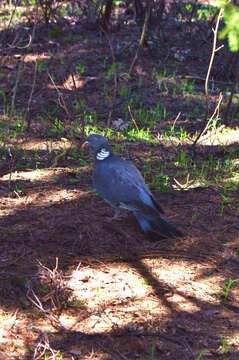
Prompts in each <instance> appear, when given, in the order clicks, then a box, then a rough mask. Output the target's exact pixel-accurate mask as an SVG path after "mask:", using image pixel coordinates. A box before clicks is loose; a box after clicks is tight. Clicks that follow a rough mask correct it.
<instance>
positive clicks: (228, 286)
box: [222, 279, 238, 300]
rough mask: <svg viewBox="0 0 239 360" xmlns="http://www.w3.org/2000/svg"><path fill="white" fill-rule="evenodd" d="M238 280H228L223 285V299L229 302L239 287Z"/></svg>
mask: <svg viewBox="0 0 239 360" xmlns="http://www.w3.org/2000/svg"><path fill="white" fill-rule="evenodd" d="M237 284H238V279H226V280H225V281H224V283H223V289H222V299H223V300H228V298H229V296H230V294H231V292H232V290H233V289H234V288H235V287H236V286H237Z"/></svg>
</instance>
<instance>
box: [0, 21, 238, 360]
mask: <svg viewBox="0 0 239 360" xmlns="http://www.w3.org/2000/svg"><path fill="white" fill-rule="evenodd" d="M41 26H42V27H41ZM197 26H199V27H197ZM202 26H203V25H201V24H199V25H195V24H190V25H188V27H186V30H185V28H183V29H182V28H178V25H177V23H172V22H167V23H166V24H165V34H166V35H165V36H166V40H165V39H164V40H163V42H162V46H161V47H159V50H158V52H157V51H155V52H154V51H152V49H144V50H143V55H142V56H141V57H140V59H139V63H138V64H137V66H136V68H135V74H134V76H133V77H132V79H130V80H129V79H125V77H124V73H125V71H126V70H127V69H128V68H129V64H130V62H131V60H132V56H133V54H134V52H135V49H136V45H135V44H137V39H138V37H139V32H137V29H136V28H133V30H132V32H131V33H129V31H128V30H127V29H126V30H125V28H122V29H120V30H119V32H117V36H120V41H119V46H121V44H122V43H123V45H125V44H127V43H128V42H131V41H134V47H132V48H131V49H129V50H126V52H124V53H123V55H119V62H121V66H122V68H121V69H120V76H119V84H120V85H125V86H127V87H129V88H130V89H131V90H132V91H135V92H136V93H137V95H140V96H141V97H140V104H141V106H142V107H144V106H153V105H155V103H157V101H158V99H160V102H161V103H162V104H163V105H164V106H167V109H168V113H167V116H166V118H165V119H164V120H165V121H164V122H163V123H162V122H160V123H159V124H157V126H156V128H154V130H153V132H154V133H157V132H159V133H160V132H161V131H162V130H163V129H164V127H166V126H168V125H169V124H171V123H172V122H173V121H174V119H175V116H176V115H177V114H178V113H179V112H180V113H181V117H180V119H179V120H178V125H180V126H182V127H183V128H184V129H186V130H187V131H188V132H189V133H190V134H192V133H193V132H194V131H195V129H200V128H201V127H202V120H203V115H202V111H203V110H202V109H203V106H204V105H205V103H204V99H203V95H202V94H203V86H204V82H203V79H204V78H205V74H206V69H207V65H208V56H209V54H210V48H211V42H210V39H209V38H207V37H206V34H207V32H206V31H205V32H202V34H203V35H202V37H201V38H200V39H199V38H198V36H199V35H198V32H199V29H201V28H202ZM170 27H171V30H170V32H169V28H170ZM189 28H190V31H189V30H188V29H189ZM26 31H27V30H26ZM61 31H62V33H61V34H63V35H64V36H61V37H60V38H57V39H54V38H53V39H52V40H51V41H49V38H48V35H49V29H48V30H47V29H46V28H45V27H44V26H43V25H40V26H39V28H37V31H36V38H35V42H34V44H33V46H32V47H31V48H30V49H25V50H24V49H20V48H18V49H16V48H14V49H9V48H6V49H5V50H4V51H6V52H5V53H4V52H3V53H2V54H1V65H2V73H1V79H2V88H3V89H4V90H5V91H6V93H11V89H12V88H13V86H14V84H15V79H16V77H17V76H18V75H17V74H20V75H19V76H20V79H21V81H20V82H19V85H18V88H17V95H16V104H15V106H16V109H17V111H19V112H20V113H24V114H26V116H27V119H28V124H29V125H30V130H29V131H28V133H27V132H26V133H24V134H21V135H20V136H18V137H17V138H16V139H12V140H11V141H9V143H8V144H7V145H10V146H11V147H12V148H13V150H14V159H13V160H12V162H11V161H10V160H9V159H7V157H4V156H3V154H5V153H4V151H5V148H4V147H3V148H1V169H0V176H1V177H0V203H1V213H0V242H1V251H0V276H1V282H0V360H30V359H35V360H37V359H43V360H47V359H56V360H61V359H64V360H68V359H69V360H73V359H74V360H77V359H80V360H84V359H85V360H86V359H87V360H88V359H94V360H97V359H104V360H106V359H112V360H126V359H127V360H131V359H132V360H133V359H140V360H154V359H160V360H161V359H162V360H164V359H165V360H167V359H169V360H174V359H175V360H187V359H190V360H191V359H195V360H200V359H203V360H207V359H208V360H211V359H228V360H233V359H235V360H237V359H239V306H238V298H239V282H238V281H239V280H238V279H239V273H238V265H239V246H238V240H239V238H238V230H239V222H238V205H239V193H238V190H236V191H233V192H232V194H231V202H230V204H231V205H230V206H225V209H223V210H224V211H223V213H222V212H221V201H222V197H221V192H220V189H219V188H217V187H216V186H209V185H208V186H203V185H200V184H199V185H198V186H195V187H191V188H189V189H187V191H184V190H183V189H181V191H176V190H175V189H173V187H171V189H170V191H168V192H161V191H160V189H154V194H155V197H156V199H157V200H158V202H159V204H161V205H162V207H163V208H164V209H165V212H166V214H167V215H168V216H169V218H170V219H171V220H172V222H173V223H175V224H176V225H177V226H178V227H179V228H180V229H181V230H182V231H183V232H184V234H185V236H184V237H183V238H181V239H166V240H160V241H158V242H152V241H149V239H147V238H145V236H144V234H142V232H141V231H140V229H139V228H138V225H137V223H136V221H135V219H134V218H133V217H132V216H131V215H130V214H126V217H125V218H124V219H121V220H112V219H111V217H112V215H113V212H112V209H111V208H110V207H109V206H108V205H107V204H106V203H105V202H104V201H103V200H101V199H100V198H99V197H98V196H97V195H96V194H95V193H94V191H93V190H92V185H91V171H92V164H91V161H90V157H89V156H88V154H84V153H83V152H81V151H79V154H78V156H77V158H76V157H75V156H72V152H71V151H72V147H73V146H75V142H74V140H72V137H71V136H70V135H69V133H68V132H67V131H68V129H70V128H71V126H72V122H74V121H77V116H78V115H79V114H76V113H75V112H74V106H73V104H74V101H76V100H77V99H79V98H80V99H81V98H82V99H84V100H85V102H86V103H87V111H92V109H94V110H95V111H96V112H97V114H98V115H99V118H98V119H97V121H98V123H97V125H102V123H103V122H104V124H105V119H106V118H107V116H108V113H109V108H110V104H109V103H107V100H106V98H107V94H108V93H110V92H111V91H112V89H113V87H114V82H113V80H112V79H110V80H109V78H107V76H106V75H107V68H108V67H109V66H110V64H111V55H110V51H109V44H108V42H107V41H106V40H105V39H104V38H102V34H99V32H97V31H91V30H89V29H87V28H86V27H85V26H84V25H82V24H74V26H73V25H72V24H71V23H70V24H69V23H64V24H63V25H62V30H61ZM169 33H170V36H169V35H167V34H169ZM69 34H71V38H70V37H69ZM119 34H120V35H119ZM182 34H183V35H184V37H182ZM15 35H16V34H15V33H14V32H13V31H7V32H5V31H3V30H2V36H3V39H4V41H5V45H6V44H7V43H10V42H12V40H13V39H14V36H15ZM67 36H68V37H67ZM167 36H168V38H167ZM115 37H116V36H115ZM24 39H25V38H24V37H23V40H24ZM195 39H196V41H195ZM115 41H116V43H117V41H118V40H117V39H115ZM124 42H125V44H124ZM185 44H186V47H187V49H190V52H188V53H184V52H183V49H184V48H185ZM202 44H203V45H202ZM199 45H200V46H199ZM6 46H7V45H6ZM116 48H117V46H116ZM120 50H122V49H120ZM175 53H178V54H179V55H180V56H181V59H182V60H177V59H176V58H175V57H174V54H175ZM185 54H189V55H185ZM19 59H20V61H21V62H22V64H23V65H21V66H22V68H21V69H22V70H21V71H20V72H19ZM78 59H80V63H81V64H84V65H85V66H86V69H87V70H86V72H85V74H84V75H81V76H79V74H78V75H77V74H75V75H74V78H72V76H71V74H72V73H74V71H75V66H76V63H77V61H78ZM35 60H37V61H39V60H40V61H42V64H43V65H41V67H39V69H41V70H39V69H38V70H39V73H37V75H36V79H35V80H36V81H35V84H34V88H33V83H34V81H33V79H34V71H35V66H36V65H35ZM220 61H221V60H220V58H217V59H216V64H218V66H215V70H214V71H215V72H214V74H213V76H214V78H215V79H216V84H217V85H216V86H218V87H217V90H218V89H219V88H220V87H221V86H222V87H224V88H225V87H227V85H228V82H229V80H230V79H226V78H225V75H223V66H221V65H220ZM165 64H166V70H167V71H171V70H172V71H174V69H175V68H177V74H179V76H178V77H177V80H176V82H178V81H179V79H181V78H185V77H187V76H188V75H190V76H192V77H193V79H194V80H195V83H196V88H197V90H198V92H199V96H193V95H192V96H191V97H190V99H189V100H188V98H186V97H185V96H184V95H183V94H179V93H177V94H176V95H172V92H171V88H170V86H171V85H172V84H171V83H170V81H169V82H167V86H168V89H167V91H164V92H162V93H161V92H160V89H159V86H158V84H156V82H155V78H153V76H152V73H153V72H154V69H155V68H156V67H157V66H158V67H159V68H160V69H161V70H162V68H163V65H165ZM175 64H176V65H175ZM185 65H186V66H185ZM49 74H50V75H51V76H53V75H54V76H53V77H52V79H53V80H54V81H52V80H51V79H50V78H49ZM77 76H78V77H77ZM164 76H165V77H166V73H165V74H164ZM217 81H218V82H217ZM165 84H166V82H165ZM106 88H107V89H106ZM32 89H33V94H32V99H31V103H30V108H28V106H27V104H28V103H29V96H30V94H31V91H32ZM200 92H201V93H200ZM62 98H64V100H65V104H63V105H62V102H61V103H60V104H61V105H59V101H61V100H62ZM214 103H215V96H214V95H212V97H211V106H212V105H213V104H214ZM65 105H66V106H65ZM1 106H2V107H3V106H4V105H3V104H2V105H1ZM124 106H125V103H124V101H123V103H122V101H121V100H119V101H118V100H117V99H116V102H115V104H114V112H113V117H112V119H118V118H119V117H121V116H122V113H123V108H124ZM195 108H196V109H197V113H196V114H194V115H195V118H194V120H192V119H189V117H188V114H189V112H190V111H192V110H193V109H195ZM2 110H3V109H2ZM80 115H81V116H83V115H82V114H80ZM50 116H52V117H54V116H57V117H58V116H59V117H60V118H61V119H63V121H64V130H63V131H62V132H61V131H60V130H59V129H58V134H55V133H54V134H53V133H50V132H49V131H50V130H52V123H51V121H50V120H49V119H48V117H50ZM44 119H47V120H44ZM10 121H12V122H14V121H15V118H14V117H12V118H11V120H10ZM230 126H231V128H234V132H233V134H234V135H232V133H230V135H226V140H225V138H224V139H223V140H222V139H218V138H217V135H215V136H214V137H213V139H212V138H210V142H207V141H206V140H205V142H204V143H202V144H201V146H200V148H199V158H200V160H203V159H204V158H205V157H207V155H208V153H213V154H215V156H216V157H218V158H221V157H223V156H224V155H225V151H228V148H231V149H232V150H237V148H238V129H237V128H236V126H237V120H236V118H235V119H234V118H233V117H232V121H231V123H230ZM49 129H50V130H49ZM55 130H56V129H55ZM68 135H69V136H68ZM66 138H67V139H66ZM69 139H70V140H69ZM116 143H117V141H116ZM122 143H123V147H122V151H120V152H121V153H122V155H123V156H125V157H126V158H129V157H130V158H131V159H132V160H134V161H135V163H136V164H137V165H138V167H139V168H140V170H142V172H143V171H144V164H145V161H146V159H149V158H154V159H156V160H155V165H157V164H160V163H161V162H165V163H167V162H170V160H171V154H172V152H175V151H176V152H177V151H180V149H182V148H183V149H186V150H187V142H185V143H183V142H181V143H177V144H176V145H174V144H172V141H171V140H169V141H168V142H167V141H165V142H162V143H160V144H156V145H155V144H154V145H153V144H150V143H148V142H142V141H136V142H131V141H124V142H122V141H120V142H119V143H118V145H119V146H122ZM5 145H6V144H5ZM77 146H79V144H78V143H77ZM119 148H120V147H119ZM120 149H121V148H120ZM225 149H226V150H225ZM58 155H60V156H58ZM174 171H176V169H175V167H173V168H172V169H171V172H173V173H174ZM228 284H229V285H228ZM228 289H229V290H228ZM227 290H228V291H227Z"/></svg>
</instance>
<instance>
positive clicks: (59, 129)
mask: <svg viewBox="0 0 239 360" xmlns="http://www.w3.org/2000/svg"><path fill="white" fill-rule="evenodd" d="M49 132H50V135H54V136H62V135H63V134H64V132H65V124H64V122H63V121H62V120H60V119H58V118H56V119H55V120H54V123H53V126H52V127H51V129H50V130H49Z"/></svg>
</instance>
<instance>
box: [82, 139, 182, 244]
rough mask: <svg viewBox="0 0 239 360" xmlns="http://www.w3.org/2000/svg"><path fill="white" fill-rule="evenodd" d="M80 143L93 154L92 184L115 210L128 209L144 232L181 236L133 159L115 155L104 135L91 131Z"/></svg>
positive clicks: (167, 236)
mask: <svg viewBox="0 0 239 360" xmlns="http://www.w3.org/2000/svg"><path fill="white" fill-rule="evenodd" d="M81 147H82V148H86V147H89V149H90V151H91V153H92V154H93V157H94V166H93V187H94V188H95V190H96V192H97V193H98V195H100V196H101V197H102V198H103V199H104V200H105V201H106V202H107V203H109V204H110V205H111V206H112V207H113V208H114V209H115V210H116V213H117V212H118V211H119V210H120V209H124V210H128V211H130V212H132V213H133V215H134V216H135V218H136V220H137V222H138V224H139V226H140V228H141V229H142V231H143V232H144V233H145V234H147V235H150V236H151V235H152V234H154V235H155V234H156V235H158V238H170V237H172V238H176V237H181V236H183V234H182V232H181V231H180V230H178V229H177V228H176V227H175V226H174V225H173V224H172V223H171V222H170V221H169V220H168V218H167V216H166V215H165V212H164V210H163V209H162V207H161V206H160V205H159V204H158V203H157V201H156V200H155V198H154V196H153V194H152V192H151V191H150V189H149V187H148V186H147V185H146V183H145V180H144V178H143V176H142V174H141V173H140V171H139V170H138V169H137V167H136V166H135V165H134V163H133V162H131V161H129V160H125V159H123V158H122V157H120V156H118V155H115V154H114V152H113V150H112V147H111V146H110V144H109V141H108V139H107V138H106V137H104V136H102V135H99V134H91V135H89V136H88V138H87V139H86V141H85V142H84V143H83V144H82V146H81ZM154 237H155V236H154Z"/></svg>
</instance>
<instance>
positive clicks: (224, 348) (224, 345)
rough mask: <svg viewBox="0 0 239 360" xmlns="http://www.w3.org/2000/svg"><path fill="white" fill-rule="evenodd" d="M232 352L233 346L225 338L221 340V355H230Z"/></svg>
mask: <svg viewBox="0 0 239 360" xmlns="http://www.w3.org/2000/svg"><path fill="white" fill-rule="evenodd" d="M231 350H232V346H231V344H230V343H229V342H228V340H227V339H226V338H225V337H222V338H221V340H220V347H219V353H220V354H228V353H229V352H230V351H231Z"/></svg>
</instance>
